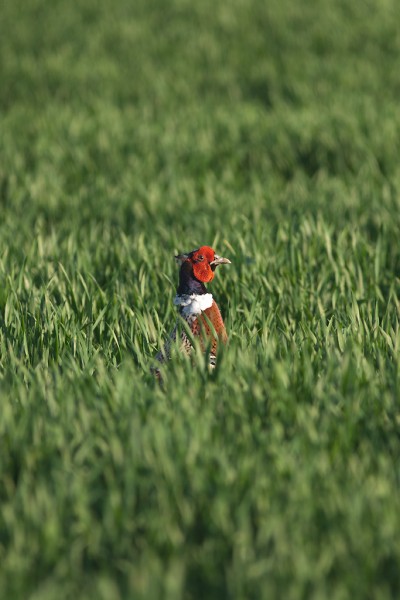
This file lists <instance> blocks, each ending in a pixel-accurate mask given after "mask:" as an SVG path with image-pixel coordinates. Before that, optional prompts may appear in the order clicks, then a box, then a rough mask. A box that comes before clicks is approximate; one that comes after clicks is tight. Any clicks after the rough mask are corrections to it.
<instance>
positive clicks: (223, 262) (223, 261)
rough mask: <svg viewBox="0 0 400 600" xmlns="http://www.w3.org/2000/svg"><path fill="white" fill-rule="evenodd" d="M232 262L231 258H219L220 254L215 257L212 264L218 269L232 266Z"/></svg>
mask: <svg viewBox="0 0 400 600" xmlns="http://www.w3.org/2000/svg"><path fill="white" fill-rule="evenodd" d="M230 264H231V261H230V260H229V258H224V257H223V256H218V254H215V255H214V260H213V261H211V262H210V265H211V266H212V267H216V266H218V265H230Z"/></svg>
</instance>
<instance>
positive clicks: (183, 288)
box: [154, 246, 231, 379]
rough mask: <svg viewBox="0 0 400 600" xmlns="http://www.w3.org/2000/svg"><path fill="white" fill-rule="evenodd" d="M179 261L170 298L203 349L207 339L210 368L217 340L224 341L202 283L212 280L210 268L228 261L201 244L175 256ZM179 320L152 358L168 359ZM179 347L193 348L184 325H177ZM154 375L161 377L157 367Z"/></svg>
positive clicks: (222, 329) (217, 313)
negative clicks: (176, 287) (175, 288)
mask: <svg viewBox="0 0 400 600" xmlns="http://www.w3.org/2000/svg"><path fill="white" fill-rule="evenodd" d="M175 258H176V260H177V261H178V262H179V263H180V265H181V267H180V271H179V285H178V289H177V291H176V296H175V299H174V304H175V306H177V307H178V310H179V314H180V317H181V318H182V319H184V320H185V321H186V323H187V325H188V326H189V328H190V331H191V333H192V335H193V336H195V337H198V339H199V341H200V347H201V348H202V350H203V351H205V350H206V347H207V345H208V344H209V343H210V342H211V349H210V356H209V363H210V366H211V367H212V368H213V367H215V364H216V356H217V349H218V343H219V342H220V341H221V342H222V343H224V344H225V343H226V342H227V340H228V337H227V334H226V329H225V325H224V321H223V320H222V316H221V313H220V310H219V308H218V305H217V303H216V302H215V300H214V298H213V296H212V294H210V293H209V292H208V291H207V288H206V286H205V284H206V283H209V282H210V281H212V280H213V279H214V271H215V269H216V268H217V266H218V265H222V264H231V261H230V260H228V259H227V258H223V257H221V256H218V255H217V254H215V252H214V250H213V249H212V248H210V247H209V246H201V248H199V249H198V250H193V251H192V252H188V253H187V254H179V255H178V256H175ZM178 326H179V321H178V323H177V324H176V325H175V328H174V330H173V331H172V333H171V335H170V336H169V339H168V341H167V342H166V344H165V346H164V348H163V349H162V350H160V351H159V352H158V354H157V355H156V359H157V360H158V361H159V362H161V363H163V362H165V361H166V360H169V359H170V358H171V356H170V354H171V344H172V343H173V342H175V341H176V336H177V330H178ZM181 329H182V331H181V334H180V337H181V346H180V349H181V350H182V351H183V352H186V353H187V354H190V353H191V351H192V350H193V346H192V342H191V341H190V339H189V336H188V335H187V333H186V331H185V328H184V327H182V328H181ZM154 371H155V373H156V375H157V377H159V378H160V379H161V373H160V370H159V369H157V368H155V369H154Z"/></svg>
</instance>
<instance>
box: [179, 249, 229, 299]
mask: <svg viewBox="0 0 400 600" xmlns="http://www.w3.org/2000/svg"><path fill="white" fill-rule="evenodd" d="M175 258H176V260H177V261H178V262H180V263H181V268H180V272H179V286H178V290H177V294H178V295H181V294H205V293H206V292H207V290H206V287H205V285H204V284H206V283H209V282H210V281H212V280H213V279H214V273H215V269H216V268H217V267H218V265H223V264H230V263H231V261H230V260H229V259H227V258H223V257H222V256H218V254H216V253H215V251H214V250H213V249H212V248H210V246H201V247H200V248H198V249H197V250H192V252H188V253H187V254H179V255H178V256H175Z"/></svg>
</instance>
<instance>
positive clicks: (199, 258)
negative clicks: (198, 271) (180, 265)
mask: <svg viewBox="0 0 400 600" xmlns="http://www.w3.org/2000/svg"><path fill="white" fill-rule="evenodd" d="M197 260H198V261H199V262H201V261H202V260H204V256H203V255H202V254H200V255H199V256H198V257H197Z"/></svg>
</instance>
